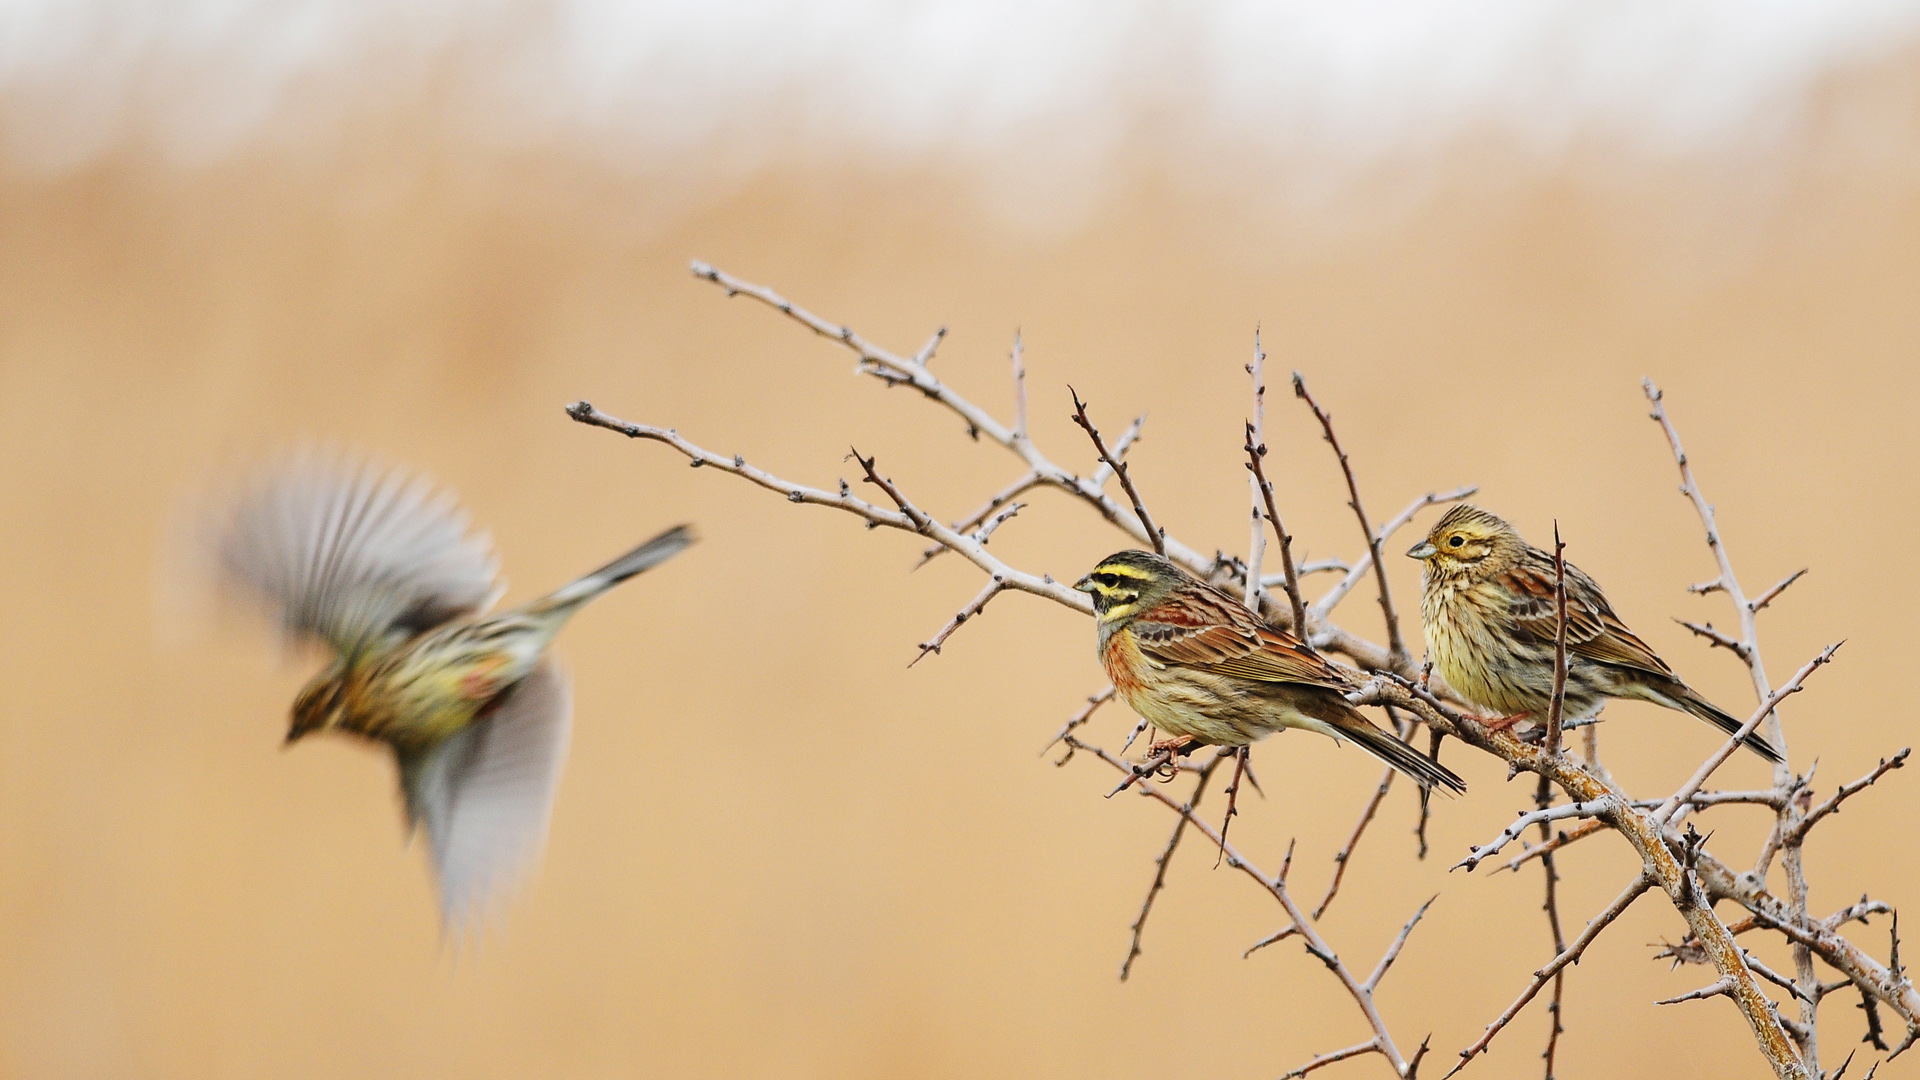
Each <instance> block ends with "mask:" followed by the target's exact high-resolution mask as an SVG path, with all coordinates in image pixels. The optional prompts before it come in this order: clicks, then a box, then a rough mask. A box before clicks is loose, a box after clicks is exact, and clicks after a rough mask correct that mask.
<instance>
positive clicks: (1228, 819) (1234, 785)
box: [1213, 746, 1253, 866]
mask: <svg viewBox="0 0 1920 1080" xmlns="http://www.w3.org/2000/svg"><path fill="white" fill-rule="evenodd" d="M1252 750H1253V748H1252V747H1251V746H1242V747H1238V748H1236V749H1234V750H1233V751H1232V756H1233V780H1232V781H1231V782H1230V783H1228V784H1227V812H1226V813H1224V814H1222V815H1220V855H1219V857H1218V858H1215V859H1214V861H1213V865H1215V866H1219V865H1220V859H1224V858H1226V857H1227V829H1228V828H1230V827H1231V826H1232V825H1233V817H1234V815H1235V814H1238V813H1239V812H1240V778H1241V777H1242V776H1244V775H1246V772H1247V755H1248V754H1249V753H1251V752H1252Z"/></svg>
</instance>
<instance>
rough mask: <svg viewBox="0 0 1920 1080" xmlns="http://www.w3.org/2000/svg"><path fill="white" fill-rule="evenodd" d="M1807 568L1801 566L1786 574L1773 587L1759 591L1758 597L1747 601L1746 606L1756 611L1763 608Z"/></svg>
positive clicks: (1797, 579)
mask: <svg viewBox="0 0 1920 1080" xmlns="http://www.w3.org/2000/svg"><path fill="white" fill-rule="evenodd" d="M1807 569H1808V568H1807V567H1804V566H1803V567H1801V568H1800V569H1798V570H1795V571H1794V572H1793V573H1791V574H1788V575H1787V576H1786V577H1784V578H1782V579H1781V580H1780V583H1779V584H1778V585H1775V586H1774V587H1773V588H1771V589H1768V590H1767V591H1766V592H1763V593H1761V594H1760V595H1759V596H1758V597H1756V598H1754V599H1752V600H1749V601H1747V606H1748V607H1749V608H1751V609H1752V610H1754V611H1756V612H1758V611H1762V610H1765V608H1766V606H1767V605H1768V604H1771V603H1773V598H1774V597H1776V596H1779V595H1780V594H1781V593H1783V592H1786V591H1787V586H1789V585H1791V584H1793V583H1794V582H1796V581H1799V580H1800V579H1801V578H1803V577H1805V576H1806V573H1807Z"/></svg>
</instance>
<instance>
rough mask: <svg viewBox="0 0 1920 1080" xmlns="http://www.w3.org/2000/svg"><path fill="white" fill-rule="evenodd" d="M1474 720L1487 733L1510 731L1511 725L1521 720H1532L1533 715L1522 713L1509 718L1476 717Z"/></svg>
mask: <svg viewBox="0 0 1920 1080" xmlns="http://www.w3.org/2000/svg"><path fill="white" fill-rule="evenodd" d="M1474 719H1475V720H1478V721H1480V723H1481V724H1482V725H1484V726H1485V727H1486V729H1487V730H1488V731H1512V730H1513V725H1515V724H1518V723H1519V722H1520V721H1522V720H1531V719H1533V714H1532V713H1523V712H1522V713H1513V714H1512V715H1510V716H1476V717H1474Z"/></svg>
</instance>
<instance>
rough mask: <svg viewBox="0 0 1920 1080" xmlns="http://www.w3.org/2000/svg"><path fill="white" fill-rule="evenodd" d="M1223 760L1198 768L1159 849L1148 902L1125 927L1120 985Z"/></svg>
mask: <svg viewBox="0 0 1920 1080" xmlns="http://www.w3.org/2000/svg"><path fill="white" fill-rule="evenodd" d="M1226 758H1227V754H1226V753H1225V752H1221V753H1218V754H1215V755H1214V756H1213V760H1211V761H1209V762H1207V763H1206V765H1204V766H1202V767H1201V770H1200V778H1199V779H1197V780H1195V781H1194V783H1193V793H1192V794H1190V795H1188V796H1187V801H1186V804H1185V805H1184V806H1182V807H1181V809H1180V817H1179V820H1177V821H1175V822H1174V823H1173V835H1172V836H1170V837H1168V838H1167V846H1166V847H1165V848H1162V849H1161V851H1160V855H1159V857H1158V858H1156V859H1154V860H1153V884H1151V885H1149V886H1147V898H1146V900H1145V901H1144V902H1142V903H1141V905H1140V914H1139V915H1137V916H1135V918H1134V920H1133V925H1132V926H1130V927H1128V929H1129V930H1131V931H1132V933H1133V940H1132V941H1131V942H1129V943H1128V945H1127V958H1126V959H1125V960H1123V961H1121V962H1120V981H1121V982H1126V981H1127V976H1128V975H1130V974H1132V973H1133V962H1134V960H1136V959H1138V958H1139V956H1140V938H1141V935H1142V934H1143V933H1145V932H1146V928H1147V916H1148V915H1150V914H1152V913H1153V902H1154V900H1155V899H1156V898H1158V897H1159V895H1160V890H1161V889H1164V888H1166V886H1167V867H1168V866H1169V865H1171V864H1172V862H1173V852H1174V849H1176V848H1178V847H1179V846H1180V838H1181V836H1183V835H1185V833H1186V831H1187V823H1188V822H1190V821H1192V820H1193V811H1194V808H1195V807H1197V806H1199V805H1200V797H1201V796H1202V795H1205V794H1206V791H1207V781H1209V780H1211V779H1213V771H1214V769H1216V768H1218V767H1219V765H1220V763H1221V762H1222V761H1225V760H1226Z"/></svg>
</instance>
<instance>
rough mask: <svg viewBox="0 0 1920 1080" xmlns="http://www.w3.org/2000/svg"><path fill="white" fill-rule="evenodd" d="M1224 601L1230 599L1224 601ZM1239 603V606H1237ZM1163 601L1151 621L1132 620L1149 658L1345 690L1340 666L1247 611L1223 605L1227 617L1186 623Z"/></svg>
mask: <svg viewBox="0 0 1920 1080" xmlns="http://www.w3.org/2000/svg"><path fill="white" fill-rule="evenodd" d="M1227 603H1232V602H1231V601H1227ZM1235 606H1236V607H1237V605H1235ZM1170 607H1172V605H1163V606H1162V610H1159V611H1156V612H1154V615H1155V618H1154V619H1152V620H1151V621H1149V620H1148V619H1146V618H1144V617H1143V618H1141V619H1139V620H1137V621H1135V622H1134V624H1133V634H1134V640H1135V641H1136V642H1137V643H1138V645H1139V648H1140V652H1141V654H1142V655H1144V656H1145V657H1146V658H1147V659H1149V660H1152V661H1154V662H1156V663H1161V664H1180V665H1183V666H1186V667H1195V668H1211V669H1213V670H1216V671H1219V672H1222V673H1223V674H1228V675H1237V676H1239V677H1241V678H1243V679H1253V680H1256V681H1259V682H1281V683H1303V684H1306V685H1309V686H1328V687H1333V688H1335V689H1341V690H1345V689H1348V688H1349V686H1350V683H1349V681H1348V680H1347V679H1346V678H1345V677H1343V676H1342V675H1341V673H1340V670H1339V669H1338V668H1336V667H1335V666H1333V665H1332V664H1331V663H1329V662H1328V661H1327V660H1326V659H1324V658H1323V657H1320V656H1318V655H1316V654H1314V653H1310V652H1308V651H1306V650H1305V649H1303V648H1301V647H1300V644H1299V642H1297V641H1295V640H1293V639H1292V638H1290V637H1287V636H1286V635H1284V634H1281V633H1279V632H1277V631H1274V630H1270V629H1267V628H1266V627H1263V626H1261V625H1259V624H1258V623H1257V622H1256V621H1255V620H1254V619H1253V617H1252V615H1250V614H1247V615H1245V616H1244V618H1243V617H1242V614H1243V613H1244V612H1245V609H1244V608H1241V609H1239V610H1237V611H1233V610H1230V609H1227V608H1225V607H1224V606H1223V607H1222V610H1221V612H1220V613H1219V614H1220V615H1225V616H1226V617H1227V618H1229V619H1231V622H1226V623H1223V622H1220V621H1218V616H1216V617H1215V618H1214V619H1205V618H1204V617H1195V618H1194V619H1193V621H1191V622H1189V621H1188V620H1187V619H1184V618H1182V615H1183V614H1186V613H1183V612H1181V611H1179V610H1178V609H1174V610H1167V609H1168V608H1170Z"/></svg>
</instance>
